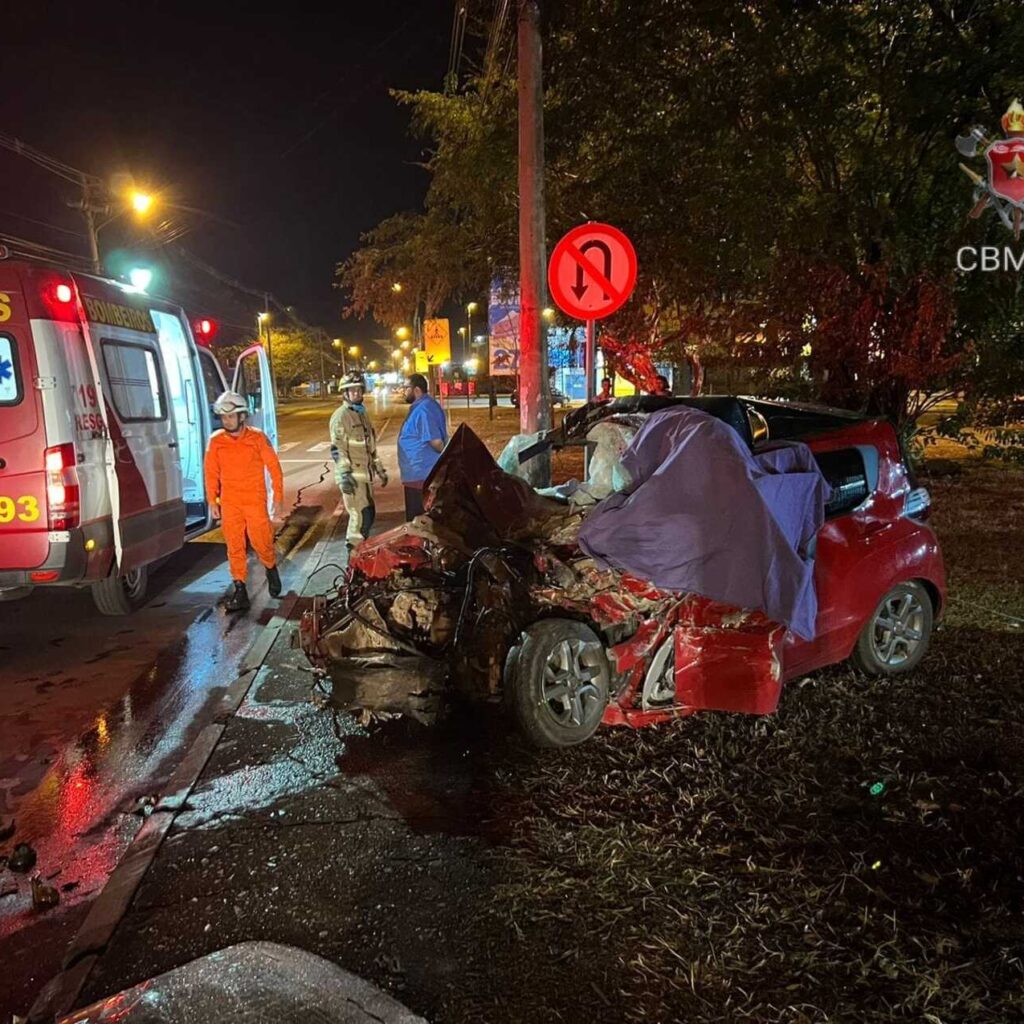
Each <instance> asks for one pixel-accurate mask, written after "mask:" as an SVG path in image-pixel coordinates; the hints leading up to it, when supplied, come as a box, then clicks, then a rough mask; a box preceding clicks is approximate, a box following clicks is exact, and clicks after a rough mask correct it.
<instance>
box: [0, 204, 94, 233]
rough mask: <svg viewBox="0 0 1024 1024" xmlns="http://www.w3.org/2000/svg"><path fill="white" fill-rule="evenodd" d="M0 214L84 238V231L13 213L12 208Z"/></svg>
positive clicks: (0, 211) (1, 211)
mask: <svg viewBox="0 0 1024 1024" xmlns="http://www.w3.org/2000/svg"><path fill="white" fill-rule="evenodd" d="M0 216H3V217H15V218H16V219H18V220H23V221H25V222H26V223H27V224H35V225H36V226H37V227H41V228H49V229H50V230H51V231H59V232H60V233H61V234H64V235H74V236H75V237H76V238H85V234H84V232H81V231H72V230H71V229H70V228H62V227H59V226H58V225H56V224H50V223H49V222H47V221H45V220H36V219H35V218H34V217H26V216H25V215H24V214H23V213H15V212H14V211H13V210H0Z"/></svg>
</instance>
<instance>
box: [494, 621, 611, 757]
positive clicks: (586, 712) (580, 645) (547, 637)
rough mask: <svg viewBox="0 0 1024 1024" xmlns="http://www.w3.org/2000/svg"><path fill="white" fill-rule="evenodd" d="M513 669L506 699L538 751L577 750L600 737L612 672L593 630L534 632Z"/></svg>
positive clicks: (569, 625)
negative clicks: (550, 748) (595, 737)
mask: <svg viewBox="0 0 1024 1024" xmlns="http://www.w3.org/2000/svg"><path fill="white" fill-rule="evenodd" d="M514 659H515V660H514V664H511V665H509V666H508V670H509V671H508V676H507V684H506V686H507V688H506V693H505V697H506V700H507V701H508V703H509V705H510V706H511V709H512V713H513V715H514V716H515V718H516V721H517V722H518V724H519V728H520V729H521V730H522V731H523V732H524V733H525V734H526V737H527V739H529V740H530V742H531V743H533V745H534V746H537V747H571V746H575V745H576V744H577V743H582V742H583V741H584V740H587V739H590V737H591V736H593V735H594V733H595V731H596V730H597V727H598V726H599V725H600V724H601V718H602V716H603V715H604V710H605V708H606V707H607V706H608V688H609V682H610V678H611V672H610V671H609V668H608V658H607V656H606V655H605V652H604V645H603V644H602V643H601V641H600V640H599V639H598V638H597V636H596V634H595V633H594V632H593V630H591V629H589V628H588V627H587V626H584V625H583V624H582V623H580V622H573V621H571V620H569V619H543V620H541V621H540V622H535V623H534V624H533V625H532V626H528V627H527V628H526V630H525V631H524V632H523V635H522V637H521V639H520V641H519V643H518V645H517V647H516V651H515V654H514Z"/></svg>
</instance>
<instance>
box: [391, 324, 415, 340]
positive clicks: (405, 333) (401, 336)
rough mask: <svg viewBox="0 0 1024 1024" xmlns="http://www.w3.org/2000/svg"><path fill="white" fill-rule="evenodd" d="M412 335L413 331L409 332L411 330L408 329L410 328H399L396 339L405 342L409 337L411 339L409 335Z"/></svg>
mask: <svg viewBox="0 0 1024 1024" xmlns="http://www.w3.org/2000/svg"><path fill="white" fill-rule="evenodd" d="M411 333H412V332H411V331H410V330H409V328H408V327H399V328H398V329H397V330H396V331H395V337H396V338H397V339H398V340H399V341H405V339H406V338H408V337H409V335H410V334H411Z"/></svg>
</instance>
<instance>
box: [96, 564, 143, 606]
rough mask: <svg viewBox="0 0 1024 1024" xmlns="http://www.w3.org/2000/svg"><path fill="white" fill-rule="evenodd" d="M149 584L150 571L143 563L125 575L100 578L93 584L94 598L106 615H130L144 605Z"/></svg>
mask: <svg viewBox="0 0 1024 1024" xmlns="http://www.w3.org/2000/svg"><path fill="white" fill-rule="evenodd" d="M148 586H149V573H148V571H147V569H146V566H144V565H141V566H139V567H138V568H137V569H132V570H131V571H129V572H126V573H125V574H124V575H123V576H108V577H107V578H106V579H105V580H98V581H97V582H96V583H94V584H93V585H92V599H93V601H94V602H95V604H96V607H97V608H98V609H99V610H100V611H101V612H102V613H103V614H104V615H130V614H131V613H132V612H133V611H135V610H136V609H137V608H141V607H142V605H143V603H144V602H145V600H146V588H147V587H148Z"/></svg>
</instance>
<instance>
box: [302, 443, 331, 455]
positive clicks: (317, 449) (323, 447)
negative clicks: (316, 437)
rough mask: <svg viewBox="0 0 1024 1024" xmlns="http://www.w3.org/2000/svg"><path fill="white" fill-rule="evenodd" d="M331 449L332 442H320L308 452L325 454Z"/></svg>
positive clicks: (308, 449)
mask: <svg viewBox="0 0 1024 1024" xmlns="http://www.w3.org/2000/svg"><path fill="white" fill-rule="evenodd" d="M330 447H331V442H330V441H320V442H319V443H318V444H315V445H313V447H312V448H307V449H306V451H307V452H325V451H327V449H328V448H330Z"/></svg>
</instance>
